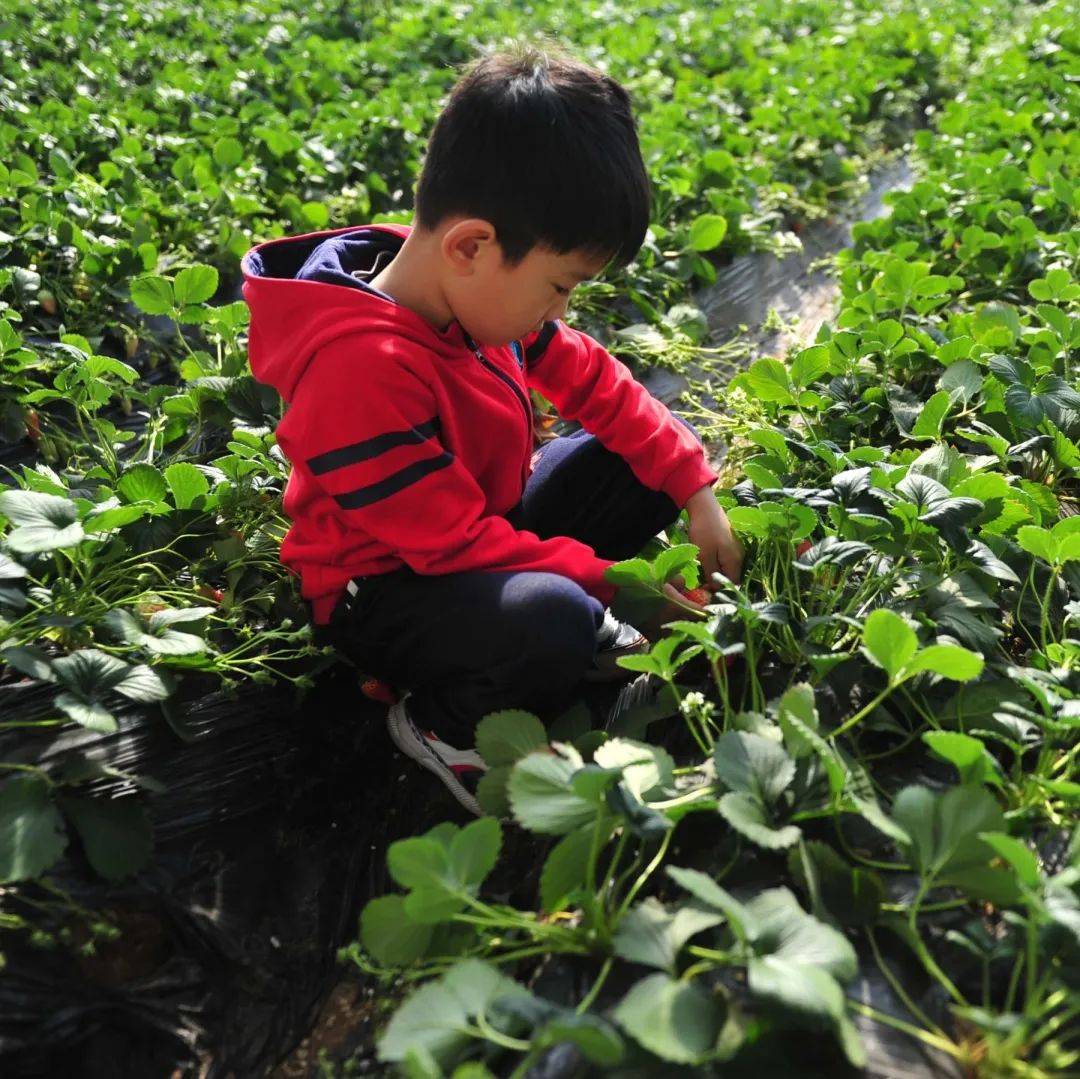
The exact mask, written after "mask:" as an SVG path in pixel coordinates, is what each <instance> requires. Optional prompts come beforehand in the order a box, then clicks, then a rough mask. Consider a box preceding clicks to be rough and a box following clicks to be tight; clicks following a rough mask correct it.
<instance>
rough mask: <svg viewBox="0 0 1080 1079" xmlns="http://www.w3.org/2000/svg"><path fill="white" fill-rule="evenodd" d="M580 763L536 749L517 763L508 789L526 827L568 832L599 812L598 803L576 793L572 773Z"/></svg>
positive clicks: (543, 832)
mask: <svg viewBox="0 0 1080 1079" xmlns="http://www.w3.org/2000/svg"><path fill="white" fill-rule="evenodd" d="M579 767H580V764H579V763H576V762H574V761H573V760H569V759H567V758H566V757H564V756H561V755H556V754H554V753H547V752H533V753H530V754H529V755H528V756H526V757H523V758H522V759H521V760H519V761H518V762H517V764H515V765H514V770H513V771H512V772H511V773H510V780H509V782H508V783H507V793H508V794H509V797H510V806H511V808H512V809H513V811H514V816H515V817H516V818H517V821H518V823H519V824H520V825H521V826H522V827H523V828H528V829H529V830H530V831H532V832H540V833H542V834H545V835H565V834H566V833H567V832H572V831H574V829H575V828H580V827H581V825H583V824H587V823H588V822H590V821H591V820H593V818H594V817H595V816H596V813H597V807H596V805H595V803H593V802H591V801H589V800H587V799H586V798H583V797H582V796H581V795H580V794H577V793H575V791H574V789H573V787H572V785H571V777H572V776H573V775H574V773H575V772H576V771H577V770H578V768H579Z"/></svg>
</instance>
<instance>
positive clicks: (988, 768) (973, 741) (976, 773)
mask: <svg viewBox="0 0 1080 1079" xmlns="http://www.w3.org/2000/svg"><path fill="white" fill-rule="evenodd" d="M922 740H923V741H924V742H925V743H926V744H927V745H928V746H929V747H930V749H931V750H932V751H933V753H935V754H936V755H937V756H938V757H940V758H941V759H942V760H944V761H948V762H949V763H950V764H952V765H954V766H955V768H956V770H957V772H959V773H960V782H961V783H973V784H975V785H976V786H978V785H981V784H983V783H992V784H994V785H995V786H998V787H1000V786H1001V785H1002V777H1001V769H1000V767H999V766H998V762H997V761H996V760H994V758H993V757H992V756H991V755H990V753H989V751H988V750H987V748H986V746H984V745H983V743H982V742H980V741H979V739H978V738H973V737H972V736H971V735H969V734H961V733H960V732H959V731H926V732H925V733H924V734H923V736H922Z"/></svg>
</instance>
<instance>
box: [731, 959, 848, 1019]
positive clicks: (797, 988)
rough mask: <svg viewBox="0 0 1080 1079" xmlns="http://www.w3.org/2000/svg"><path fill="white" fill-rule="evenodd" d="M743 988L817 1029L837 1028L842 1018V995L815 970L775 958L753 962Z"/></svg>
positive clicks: (829, 977)
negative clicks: (817, 1026)
mask: <svg viewBox="0 0 1080 1079" xmlns="http://www.w3.org/2000/svg"><path fill="white" fill-rule="evenodd" d="M746 984H747V987H748V988H749V990H750V992H751V993H752V994H753V995H754V996H755V997H757V998H758V999H759V1000H764V1001H768V1002H769V1003H770V1004H773V1005H775V1006H778V1007H780V1008H783V1009H785V1010H787V1011H792V1012H795V1013H797V1014H798V1015H799V1016H800V1018H802V1019H804V1020H813V1021H816V1022H817V1023H818V1024H820V1025H821V1026H831V1025H834V1024H837V1023H839V1022H840V1020H841V1019H842V1018H843V1015H844V992H843V990H842V989H841V988H840V986H839V985H838V984H837V981H836V979H835V978H833V977H832V975H830V974H829V973H827V972H826V971H824V970H821V969H820V968H818V967H812V966H808V965H806V964H804V963H793V962H791V961H790V960H787V959H782V958H780V957H779V956H775V955H767V956H764V957H762V958H754V959H751V960H750V962H749V964H747V968H746Z"/></svg>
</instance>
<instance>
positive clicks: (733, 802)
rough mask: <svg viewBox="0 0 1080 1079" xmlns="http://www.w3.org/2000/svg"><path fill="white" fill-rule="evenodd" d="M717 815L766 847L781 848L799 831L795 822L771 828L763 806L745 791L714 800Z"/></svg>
mask: <svg viewBox="0 0 1080 1079" xmlns="http://www.w3.org/2000/svg"><path fill="white" fill-rule="evenodd" d="M717 809H718V810H719V812H720V815H721V816H722V817H723V818H724V819H725V820H726V821H727V822H728V824H730V825H731V827H732V828H734V829H735V830H736V831H737V832H739V833H740V835H744V836H745V837H746V838H747V839H749V840H750V841H751V842H752V843H756V844H757V845H758V846H759V847H764V848H765V849H766V850H782V849H783V848H784V847H790V846H791V844H792V843H797V842H798V841H799V837H800V836H801V835H802V830H801V829H800V828H799V827H798V825H795V824H787V825H783V826H781V827H774V826H773V825H772V823H771V822H770V821H769V820H768V818H767V817H766V815H765V808H764V806H762V805H761V803H760V802H758V801H756V800H755V799H754V798H753V797H752V796H751V795H749V794H747V793H745V792H744V791H732V792H730V793H729V794H725V795H724V796H723V798H721V799H720V801H719V802H718V803H717Z"/></svg>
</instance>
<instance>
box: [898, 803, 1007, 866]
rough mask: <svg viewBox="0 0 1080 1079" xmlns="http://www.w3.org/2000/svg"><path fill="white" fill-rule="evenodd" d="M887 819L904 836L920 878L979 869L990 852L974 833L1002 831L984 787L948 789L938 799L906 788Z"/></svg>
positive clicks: (998, 814) (995, 807)
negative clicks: (899, 828)
mask: <svg viewBox="0 0 1080 1079" xmlns="http://www.w3.org/2000/svg"><path fill="white" fill-rule="evenodd" d="M892 815H893V819H894V820H895V821H896V823H897V824H899V825H900V827H901V828H902V829H903V830H904V831H905V832H906V833H907V835H908V837H909V845H910V848H911V854H912V857H913V858H914V861H915V864H916V866H917V867H918V869H919V871H920V873H922V874H923V876H927V875H929V876H942V877H944V876H945V875H947V874H952V873H954V872H956V871H959V870H964V869H968V868H972V867H982V866H984V865H985V864H986V863H987V862H988V860H989V854H990V852H989V850H988V849H987V847H986V845H985V844H984V843H983V842H982V841H981V840H980V839H979V838H978V835H979V833H980V832H1000V831H1004V818H1003V817H1002V814H1001V809H1000V807H999V806H998V804H997V801H996V800H995V799H994V796H993V795H992V794H990V793H989V792H988V791H987V790H986V789H985V788H984V787H970V786H963V787H953V788H951V789H950V790H948V791H946V792H945V794H942V795H939V794H935V793H934V792H933V791H931V790H928V789H927V788H926V787H920V786H910V787H905V788H904V789H903V790H902V791H900V793H899V794H898V795H897V796H896V799H895V801H894V802H893V812H892Z"/></svg>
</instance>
